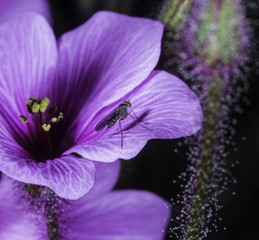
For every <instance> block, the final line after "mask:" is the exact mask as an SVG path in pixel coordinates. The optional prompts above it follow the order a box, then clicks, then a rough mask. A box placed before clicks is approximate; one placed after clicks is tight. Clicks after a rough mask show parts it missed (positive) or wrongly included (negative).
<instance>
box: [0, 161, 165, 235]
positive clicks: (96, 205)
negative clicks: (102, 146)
mask: <svg viewBox="0 0 259 240" xmlns="http://www.w3.org/2000/svg"><path fill="white" fill-rule="evenodd" d="M96 168H97V176H96V184H95V185H94V187H93V188H92V190H91V191H90V192H89V194H87V195H85V196H84V197H83V198H81V199H79V200H75V201H69V204H68V206H67V207H66V209H65V210H64V209H63V210H64V211H62V210H61V209H60V211H59V214H58V215H57V223H58V233H59V235H60V236H62V239H69V240H78V239H81V240H84V239H86V240H105V239H109V240H116V239H120V240H138V239H149V240H159V239H161V240H162V239H163V236H164V233H163V231H164V230H165V228H166V225H167V223H168V218H169V217H170V207H169V206H168V203H166V202H165V201H164V200H162V199H161V198H159V197H158V196H156V195H154V194H152V193H149V192H146V191H134V190H122V191H118V190H117V191H111V189H112V187H113V186H114V184H115V182H116V180H117V177H118V174H119V161H116V162H114V163H98V164H96ZM14 186H15V182H14V181H13V180H12V179H10V178H8V177H6V176H4V177H3V180H2V181H1V182H0V214H1V218H0V239H1V240H7V239H8V240H9V239H12V240H19V239H21V240H24V239H26V240H37V239H41V240H45V239H49V237H48V232H47V221H46V217H45V215H44V213H43V212H41V213H39V212H38V213H37V214H35V213H33V208H28V209H26V207H25V206H23V207H21V206H20V203H19V198H17V196H15V194H14V191H12V190H11V189H13V188H14ZM20 193H21V192H20ZM23 203H24V200H23Z"/></svg>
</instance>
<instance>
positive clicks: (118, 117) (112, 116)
mask: <svg viewBox="0 0 259 240" xmlns="http://www.w3.org/2000/svg"><path fill="white" fill-rule="evenodd" d="M130 107H131V103H130V102H129V101H124V102H123V103H121V104H120V105H119V106H118V107H116V108H115V109H114V110H113V111H112V112H110V113H109V114H108V115H107V116H105V117H104V118H103V119H102V120H101V121H100V122H99V123H98V124H97V125H96V126H95V128H94V129H95V131H96V132H99V131H101V130H103V129H104V128H105V127H107V128H106V131H107V130H108V128H111V127H112V126H114V124H115V123H116V122H117V121H119V126H120V133H121V148H123V133H122V127H121V121H122V120H124V119H126V118H127V117H128V116H131V118H132V119H133V120H134V121H135V122H136V123H138V121H137V116H136V114H135V113H134V112H133V111H131V112H128V108H130ZM131 113H133V114H134V116H135V118H136V119H135V118H134V117H133V116H132V115H131ZM140 125H141V124H140ZM141 126H143V125H141ZM143 127H144V128H146V127H145V126H143ZM146 129H148V128H146ZM148 130H151V129H148ZM106 131H105V132H106ZM105 132H104V133H105ZM104 133H103V134H104ZM103 134H102V135H101V136H100V137H102V136H103ZM100 137H98V138H97V139H99V138H100ZM97 139H96V140H97Z"/></svg>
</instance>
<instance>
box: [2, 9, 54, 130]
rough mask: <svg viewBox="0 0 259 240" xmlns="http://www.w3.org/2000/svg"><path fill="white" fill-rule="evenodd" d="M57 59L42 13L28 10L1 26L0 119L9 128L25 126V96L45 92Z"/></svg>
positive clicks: (51, 35) (49, 29) (52, 37)
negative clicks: (22, 120) (22, 116)
mask: <svg viewBox="0 0 259 240" xmlns="http://www.w3.org/2000/svg"><path fill="white" fill-rule="evenodd" d="M56 61H57V47H56V40H55V36H54V34H53V32H52V29H51V27H50V26H49V24H48V23H47V22H46V20H45V19H44V18H43V17H42V16H40V15H38V14H36V13H29V12H28V13H26V14H21V15H19V16H18V17H17V18H15V19H13V20H12V21H9V22H6V23H4V24H1V25H0V62H1V65H0V115H1V118H2V119H0V120H1V121H2V122H3V123H4V122H5V126H6V127H8V126H9V127H11V128H12V130H11V131H13V132H16V133H17V132H18V131H19V130H17V129H22V128H23V129H25V127H24V123H22V122H21V121H20V120H19V116H20V115H21V114H22V115H25V116H26V114H27V111H26V107H25V105H26V103H27V99H28V98H30V97H32V96H37V97H43V96H44V95H45V94H46V92H47V89H48V88H49V81H50V82H51V81H52V80H53V77H54V71H55V68H56ZM3 120H5V121H3Z"/></svg>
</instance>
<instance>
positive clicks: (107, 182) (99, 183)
mask: <svg viewBox="0 0 259 240" xmlns="http://www.w3.org/2000/svg"><path fill="white" fill-rule="evenodd" d="M94 165H95V169H96V179H95V183H94V186H93V187H92V188H91V190H90V192H89V193H88V194H87V195H85V196H84V200H85V201H91V200H92V199H98V198H99V196H101V195H104V194H105V193H107V192H109V191H111V190H112V188H113V187H114V185H115V184H116V182H117V180H118V178H119V173H120V160H117V161H115V162H112V163H102V162H95V163H94Z"/></svg>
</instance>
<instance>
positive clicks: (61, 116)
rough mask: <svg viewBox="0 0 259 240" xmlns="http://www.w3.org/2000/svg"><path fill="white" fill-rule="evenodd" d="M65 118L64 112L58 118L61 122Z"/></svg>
mask: <svg viewBox="0 0 259 240" xmlns="http://www.w3.org/2000/svg"><path fill="white" fill-rule="evenodd" d="M63 118H64V114H63V113H62V112H60V113H59V116H58V120H59V121H60V120H61V119H63Z"/></svg>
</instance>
